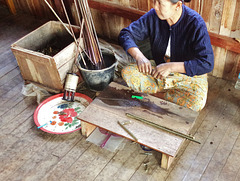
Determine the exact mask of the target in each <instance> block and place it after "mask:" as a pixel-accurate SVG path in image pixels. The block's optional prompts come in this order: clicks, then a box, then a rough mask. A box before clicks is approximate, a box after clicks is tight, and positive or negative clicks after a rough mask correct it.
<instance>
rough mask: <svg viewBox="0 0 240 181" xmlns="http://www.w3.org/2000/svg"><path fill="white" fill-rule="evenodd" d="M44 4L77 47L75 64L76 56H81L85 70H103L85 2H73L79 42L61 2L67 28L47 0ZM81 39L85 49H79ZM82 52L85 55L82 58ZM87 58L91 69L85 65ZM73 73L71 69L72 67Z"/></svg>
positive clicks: (96, 40) (101, 57)
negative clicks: (78, 29) (77, 22)
mask: <svg viewBox="0 0 240 181" xmlns="http://www.w3.org/2000/svg"><path fill="white" fill-rule="evenodd" d="M44 1H45V3H46V4H47V5H48V7H49V8H50V9H51V11H52V12H53V14H54V15H55V16H56V18H57V19H58V20H59V21H60V23H61V24H62V25H63V26H64V28H65V29H66V30H67V32H68V33H69V34H70V35H71V36H72V37H73V39H74V42H75V44H76V46H77V53H76V59H75V64H76V62H77V61H78V56H79V55H80V56H81V59H82V61H83V64H84V66H85V68H86V69H102V68H104V61H103V56H102V52H101V49H100V46H99V41H98V37H97V33H96V30H95V27H94V23H93V19H92V16H91V12H90V8H89V5H88V2H87V0H74V6H75V9H76V13H77V17H78V21H79V26H80V35H79V40H77V38H76V36H75V34H74V31H73V28H72V25H71V22H70V20H69V16H68V13H67V10H66V7H65V4H64V2H63V0H61V3H62V7H63V10H64V13H65V16H66V19H67V22H68V25H69V26H68V27H67V26H66V25H65V24H64V23H63V21H62V20H61V19H60V17H59V16H58V15H57V13H56V12H55V11H54V9H53V8H52V6H51V5H50V4H49V3H48V1H47V0H44ZM81 37H83V40H84V44H85V48H86V49H84V48H83V47H81V45H80V40H81ZM82 52H83V53H84V54H85V56H83V54H82ZM84 57H85V58H87V60H88V61H90V64H88V65H91V67H89V66H88V65H87V63H86V60H85V58H84ZM72 71H73V67H72Z"/></svg>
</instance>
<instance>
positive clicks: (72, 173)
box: [61, 144, 114, 180]
mask: <svg viewBox="0 0 240 181" xmlns="http://www.w3.org/2000/svg"><path fill="white" fill-rule="evenodd" d="M113 155H114V153H113V152H110V151H108V150H105V149H99V146H97V145H94V144H92V145H91V146H90V147H89V148H88V149H87V150H86V151H85V152H84V154H82V155H81V156H80V157H79V158H78V159H77V160H76V162H74V163H73V164H72V165H71V167H69V169H68V172H66V173H65V174H64V175H63V176H62V177H61V180H91V179H93V178H94V176H93V177H88V175H87V174H82V173H84V172H86V173H89V174H91V173H90V172H92V173H93V174H94V175H95V176H97V175H98V174H99V172H100V171H101V170H102V169H103V168H104V164H103V165H102V163H103V162H104V163H105V164H107V163H108V162H109V161H110V159H111V158H112V157H113ZM95 163H96V164H97V163H99V167H98V166H97V165H95ZM92 165H94V169H93V168H91V170H89V168H90V166H92ZM95 169H96V170H95Z"/></svg>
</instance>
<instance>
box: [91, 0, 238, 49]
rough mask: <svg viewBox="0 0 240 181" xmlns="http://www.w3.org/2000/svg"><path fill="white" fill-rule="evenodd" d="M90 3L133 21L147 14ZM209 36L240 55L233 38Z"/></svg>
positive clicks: (103, 10) (115, 6)
mask: <svg viewBox="0 0 240 181" xmlns="http://www.w3.org/2000/svg"><path fill="white" fill-rule="evenodd" d="M88 3H89V6H90V8H93V9H97V10H99V11H101V12H106V13H111V14H114V15H118V16H121V17H123V18H127V19H130V20H133V21H135V20H137V19H139V18H140V17H141V16H142V15H144V14H145V13H146V11H140V10H137V9H134V8H127V7H123V6H120V5H116V4H112V3H106V2H98V1H94V0H88ZM209 36H210V39H211V43H212V45H214V46H217V47H221V48H225V49H226V50H229V51H232V52H235V53H240V43H239V42H237V41H236V40H234V39H233V38H230V37H228V36H222V35H218V34H216V33H212V32H209Z"/></svg>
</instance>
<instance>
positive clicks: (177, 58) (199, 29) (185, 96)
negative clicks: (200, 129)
mask: <svg viewBox="0 0 240 181" xmlns="http://www.w3.org/2000/svg"><path fill="white" fill-rule="evenodd" d="M188 2H189V0H188ZM147 38H148V39H149V41H150V46H151V47H150V48H151V54H152V59H153V60H148V59H147V58H146V57H145V56H144V54H143V53H142V52H141V51H140V49H139V48H138V46H137V44H138V43H139V42H141V41H143V40H145V39H147ZM119 43H120V44H121V45H122V46H123V48H124V49H125V51H127V53H128V54H130V55H131V56H132V57H133V58H134V59H135V60H136V63H135V64H129V65H128V66H127V67H125V68H124V69H123V70H122V77H123V79H124V80H125V81H126V83H127V84H128V86H129V87H131V88H132V89H134V90H135V91H140V92H145V93H149V94H153V95H156V96H158V97H161V98H164V99H165V100H168V101H170V102H173V103H176V104H178V105H181V106H184V107H188V108H190V109H192V110H195V111H200V110H201V109H203V107H204V106H205V103H206V99H207V90H208V82H207V73H208V72H210V71H212V69H213V65H214V57H213V50H212V46H211V42H210V38H209V35H208V32H207V28H206V24H205V22H204V20H203V19H202V17H201V16H200V15H199V14H198V13H197V12H195V11H194V10H192V9H190V8H188V7H187V6H185V5H184V4H183V0H155V1H154V9H151V10H150V11H149V12H147V13H146V14H145V15H143V16H142V17H141V18H140V19H138V20H137V21H135V22H133V23H131V24H130V25H129V26H128V27H127V28H124V29H122V31H121V32H120V35H119ZM166 57H168V58H166Z"/></svg>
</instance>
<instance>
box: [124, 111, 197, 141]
mask: <svg viewBox="0 0 240 181" xmlns="http://www.w3.org/2000/svg"><path fill="white" fill-rule="evenodd" d="M126 116H127V117H129V118H132V119H135V120H138V121H140V122H143V123H146V124H148V125H150V126H152V127H155V128H158V129H161V130H164V131H167V132H169V133H172V134H174V135H177V136H180V137H182V138H186V139H188V140H190V141H193V142H195V143H198V144H201V143H200V142H199V141H196V140H195V139H194V137H192V136H190V135H186V134H183V133H181V132H178V131H175V130H173V129H170V128H167V127H165V126H161V125H159V124H156V123H153V122H151V121H148V120H146V119H143V118H140V117H138V116H136V115H133V114H130V113H126Z"/></svg>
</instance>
